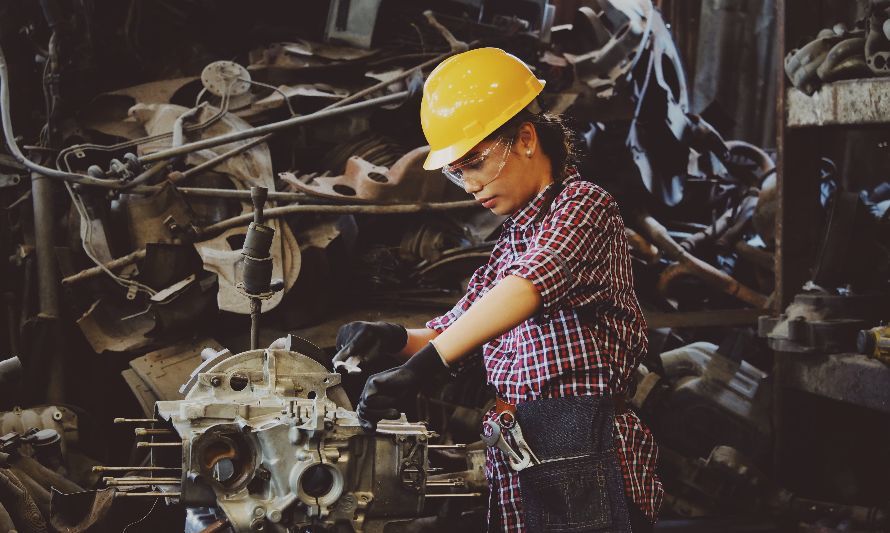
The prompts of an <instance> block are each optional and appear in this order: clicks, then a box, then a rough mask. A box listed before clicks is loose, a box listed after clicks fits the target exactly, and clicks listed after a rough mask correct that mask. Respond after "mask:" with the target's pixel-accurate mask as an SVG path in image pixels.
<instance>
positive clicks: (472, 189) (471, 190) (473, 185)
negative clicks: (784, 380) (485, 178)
mask: <svg viewBox="0 0 890 533" xmlns="http://www.w3.org/2000/svg"><path fill="white" fill-rule="evenodd" d="M464 190H465V191H467V194H475V193H477V192H479V191H481V190H482V187H480V186H479V183H477V182H476V180H472V179H470V180H468V179H467V178H464Z"/></svg>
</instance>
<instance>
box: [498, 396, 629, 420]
mask: <svg viewBox="0 0 890 533" xmlns="http://www.w3.org/2000/svg"><path fill="white" fill-rule="evenodd" d="M611 398H612V406H613V407H614V409H615V415H616V416H617V415H623V414H624V413H626V412H627V411H628V410H629V409H630V408H629V407H628V406H627V398H626V397H624V396H612V397H611ZM494 409H495V412H497V414H501V413H504V412H507V413H510V414H514V415H515V414H516V405H514V404H512V403H509V402H506V401H504V400H502V399H500V397H498V398H496V399H495V406H494Z"/></svg>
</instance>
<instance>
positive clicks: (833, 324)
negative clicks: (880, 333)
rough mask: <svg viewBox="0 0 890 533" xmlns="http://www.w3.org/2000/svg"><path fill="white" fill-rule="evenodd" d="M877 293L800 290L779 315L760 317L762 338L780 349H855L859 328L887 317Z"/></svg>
mask: <svg viewBox="0 0 890 533" xmlns="http://www.w3.org/2000/svg"><path fill="white" fill-rule="evenodd" d="M886 312H887V304H886V303H885V302H884V301H883V300H882V298H881V297H879V296H866V295H848V296H839V295H832V294H824V293H802V294H798V295H797V296H795V297H794V301H793V302H792V303H791V305H789V306H788V308H787V309H786V310H785V312H784V313H782V314H781V315H780V316H778V317H769V316H762V317H760V320H759V323H758V330H759V334H760V336H761V337H766V339H767V341H768V342H769V345H770V348H772V349H773V350H776V351H779V352H794V353H814V354H816V353H834V352H855V351H856V350H855V347H856V337H857V335H858V334H859V331H860V330H862V329H867V328H870V327H872V326H873V325H875V324H877V323H878V322H879V321H880V319H881V318H882V317H883V316H886Z"/></svg>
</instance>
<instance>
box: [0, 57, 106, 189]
mask: <svg viewBox="0 0 890 533" xmlns="http://www.w3.org/2000/svg"><path fill="white" fill-rule="evenodd" d="M0 122H2V126H3V136H4V138H5V139H6V146H7V147H8V148H9V153H10V154H12V157H14V158H15V160H16V161H18V162H19V163H21V164H22V165H24V166H26V167H28V169H30V170H31V171H32V172H35V173H37V174H40V175H41V176H47V177H50V178H55V179H63V180H68V181H72V182H74V183H80V184H83V185H93V186H99V187H108V188H115V187H118V186H119V185H120V182H118V181H116V180H100V179H96V178H93V177H92V176H87V175H85V174H75V173H73V172H61V171H59V170H55V169H52V168H49V167H45V166H43V165H38V164H37V163H34V162H33V161H31V160H30V159H28V158H27V157H25V155H24V154H23V153H22V151H21V150H19V147H18V145H17V144H16V142H15V133H14V132H13V130H12V116H11V114H10V107H9V69H8V68H7V64H6V56H5V55H4V54H3V48H2V47H0Z"/></svg>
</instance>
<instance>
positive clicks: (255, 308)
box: [250, 298, 263, 350]
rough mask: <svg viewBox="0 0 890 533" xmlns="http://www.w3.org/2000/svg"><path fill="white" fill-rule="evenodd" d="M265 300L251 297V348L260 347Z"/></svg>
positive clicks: (256, 348)
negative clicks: (261, 316)
mask: <svg viewBox="0 0 890 533" xmlns="http://www.w3.org/2000/svg"><path fill="white" fill-rule="evenodd" d="M262 307H263V301H262V300H260V299H259V298H251V299H250V349H251V350H258V349H259V347H260V313H261V312H262Z"/></svg>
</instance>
